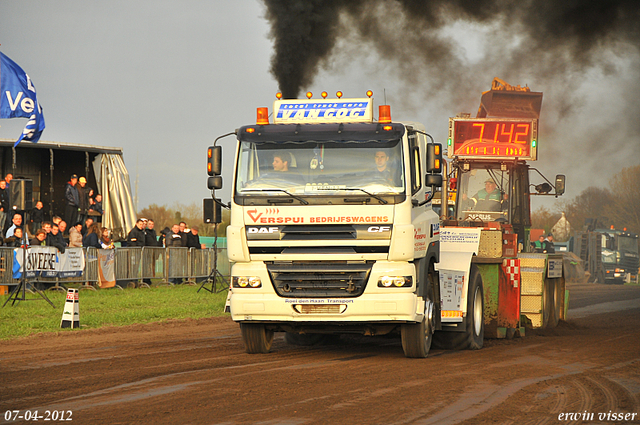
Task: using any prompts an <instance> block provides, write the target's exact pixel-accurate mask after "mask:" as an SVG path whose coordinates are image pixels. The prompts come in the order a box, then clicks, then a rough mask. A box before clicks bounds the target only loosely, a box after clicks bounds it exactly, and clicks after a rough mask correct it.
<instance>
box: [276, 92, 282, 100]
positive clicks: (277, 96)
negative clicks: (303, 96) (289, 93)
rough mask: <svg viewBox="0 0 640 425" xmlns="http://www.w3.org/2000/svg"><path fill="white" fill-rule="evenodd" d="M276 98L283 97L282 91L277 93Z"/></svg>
mask: <svg viewBox="0 0 640 425" xmlns="http://www.w3.org/2000/svg"><path fill="white" fill-rule="evenodd" d="M276 99H278V100H280V99H282V93H280V92H278V93H276Z"/></svg>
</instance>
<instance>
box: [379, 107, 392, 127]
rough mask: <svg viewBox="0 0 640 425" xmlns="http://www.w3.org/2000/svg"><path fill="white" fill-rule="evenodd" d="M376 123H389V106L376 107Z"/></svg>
mask: <svg viewBox="0 0 640 425" xmlns="http://www.w3.org/2000/svg"><path fill="white" fill-rule="evenodd" d="M378 122H381V123H385V124H387V123H390V122H391V105H380V106H378Z"/></svg>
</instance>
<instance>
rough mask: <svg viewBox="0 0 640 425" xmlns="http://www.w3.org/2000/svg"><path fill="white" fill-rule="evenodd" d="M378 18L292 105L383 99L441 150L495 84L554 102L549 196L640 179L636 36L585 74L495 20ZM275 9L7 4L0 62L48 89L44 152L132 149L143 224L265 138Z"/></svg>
mask: <svg viewBox="0 0 640 425" xmlns="http://www.w3.org/2000/svg"><path fill="white" fill-rule="evenodd" d="M270 3H274V2H272V1H270ZM275 3H280V4H282V3H283V2H282V1H281V0H278V1H275ZM292 3H295V2H292ZM329 3H339V1H338V0H336V1H334V2H329ZM360 3H362V1H360ZM305 4H308V3H305ZM352 4H355V3H352ZM372 4H374V5H375V7H372V9H373V11H372V12H371V15H372V16H374V15H375V16H378V17H377V18H375V19H376V21H375V25H372V24H370V23H367V22H363V21H362V19H360V18H358V14H357V13H351V14H342V15H339V16H338V18H336V19H338V20H339V27H334V26H329V27H328V28H327V30H326V31H325V32H327V33H330V34H333V35H335V40H333V44H332V45H330V46H329V48H328V50H327V51H326V52H324V53H323V54H322V55H321V57H320V58H319V59H318V60H317V62H315V63H314V64H312V69H311V70H310V71H309V72H308V73H307V75H306V79H304V80H303V83H304V86H300V87H297V89H299V90H301V91H302V92H305V91H307V90H310V91H312V92H313V93H314V94H315V97H319V96H318V95H319V93H320V92H321V91H323V90H326V91H327V92H329V93H331V94H333V93H335V92H336V91H338V90H341V91H343V92H344V93H345V97H364V95H365V92H366V90H369V89H370V90H373V92H374V99H375V103H376V105H377V104H382V103H388V104H390V105H391V111H392V118H393V119H394V121H396V120H397V121H418V122H422V123H423V124H425V126H426V128H427V131H428V132H429V133H430V134H432V135H433V137H434V138H435V140H436V142H441V143H446V137H447V126H448V118H449V117H450V116H455V115H456V114H457V113H459V112H470V113H472V114H475V112H476V110H477V107H478V104H479V99H480V94H481V91H483V90H488V89H489V88H490V85H491V81H492V79H493V78H494V77H500V78H502V79H504V80H506V81H507V82H509V83H510V84H513V85H517V84H519V85H523V86H524V85H529V86H530V87H531V89H532V90H533V91H542V92H543V93H544V99H543V103H542V116H541V118H540V137H539V160H538V161H537V163H535V165H534V166H535V167H536V168H537V169H538V170H540V171H541V172H542V173H543V174H545V175H546V177H547V178H549V180H551V181H552V182H553V179H554V176H555V174H560V173H561V174H566V176H567V192H566V194H565V195H564V197H563V198H564V201H568V200H570V199H571V198H573V197H575V196H576V195H578V194H579V193H580V192H581V191H582V190H584V189H585V188H587V187H588V186H600V187H604V186H607V184H608V182H609V179H610V178H611V177H612V176H613V175H614V174H615V173H617V172H618V171H620V170H621V169H622V168H624V167H630V166H635V165H638V164H640V136H639V135H638V134H639V133H638V132H639V131H640V124H639V122H640V120H639V119H638V118H639V115H640V108H639V107H638V105H637V98H638V97H637V95H638V94H639V92H640V90H638V89H639V85H640V75H639V73H640V72H639V70H640V56H639V54H638V48H637V47H638V40H637V39H636V38H635V35H631V36H626V37H625V38H623V39H622V41H620V39H619V38H616V40H618V41H611V40H609V38H614V37H610V35H609V34H608V33H606V32H604V33H603V36H602V41H601V42H600V41H596V42H595V45H596V47H594V49H595V50H593V51H591V53H593V54H591V55H590V56H588V58H587V60H585V61H584V62H580V64H579V66H578V65H576V66H573V65H571V64H572V63H575V62H576V61H580V60H582V59H583V58H582V57H581V56H577V55H572V54H567V52H568V51H569V50H560V49H559V48H556V49H548V50H547V49H534V50H531V49H530V45H528V44H527V43H528V42H531V40H534V41H535V42H537V43H543V42H544V40H542V39H538V38H535V37H534V36H531V34H530V33H526V32H523V33H522V34H520V33H518V32H515V33H509V37H505V29H504V28H503V27H501V25H502V24H501V23H500V22H498V21H492V20H489V19H488V18H486V17H484V16H480V17H479V18H474V19H470V18H469V19H451V18H450V17H449V18H448V19H442V20H439V21H437V25H436V24H435V23H434V24H433V26H432V27H430V29H429V31H427V32H425V30H424V22H422V23H420V24H418V23H417V22H416V21H415V19H416V18H414V17H412V16H410V15H402V13H401V12H402V11H399V6H395V3H392V2H373V3H372ZM269 7H270V9H269V11H270V12H271V13H272V14H271V15H270V16H268V13H267V12H268V9H267V5H266V4H265V3H263V2H262V1H258V0H235V1H221V0H220V1H194V0H186V1H185V0H182V1H179V2H176V1H162V0H158V1H149V0H138V1H134V2H132V1H108V2H97V1H80V0H59V1H55V2H53V1H47V2H43V1H31V0H21V1H17V0H3V1H2V2H0V51H2V52H3V53H4V54H5V55H7V56H9V57H10V58H11V59H13V60H14V61H15V62H16V63H18V64H19V65H20V66H21V67H22V68H23V69H24V70H25V71H26V72H27V73H28V74H29V76H30V77H31V80H32V81H33V83H34V85H35V87H36V89H37V93H38V99H39V101H40V103H41V105H42V107H43V108H44V116H45V120H46V129H45V130H44V133H43V135H42V140H47V141H56V142H67V143H80V144H88V145H98V146H115V147H121V148H123V150H124V159H125V163H126V165H127V168H128V169H129V173H130V176H131V182H132V186H133V187H132V189H133V190H134V192H136V187H137V201H138V208H139V209H142V208H145V207H147V206H148V205H150V204H158V205H166V206H168V207H172V206H174V205H175V204H177V203H180V204H186V205H189V204H191V203H194V202H195V203H197V204H200V203H201V202H202V201H201V200H202V198H205V197H209V196H210V191H209V190H208V189H207V187H206V180H207V179H206V178H207V175H206V149H207V147H208V146H209V145H211V144H212V143H213V140H214V139H215V138H216V137H218V136H220V135H223V134H226V133H229V132H232V131H234V130H235V129H236V128H238V127H240V126H242V125H246V124H252V123H254V122H255V116H256V108H257V107H261V106H268V107H269V109H270V110H271V108H272V103H273V101H274V100H275V94H276V93H277V92H278V90H279V83H278V81H282V76H280V79H278V78H277V77H276V76H275V75H274V74H273V73H272V72H271V70H272V60H276V62H279V63H280V64H282V62H283V61H285V60H286V59H282V57H281V56H274V54H275V50H274V46H275V44H274V42H275V41H277V40H282V38H283V35H282V34H280V35H276V34H275V33H273V34H274V36H272V33H271V28H272V27H271V24H273V23H275V20H274V17H273V13H275V11H276V10H277V8H276V7H275V6H273V5H271V6H269ZM285 9H286V8H285ZM287 28H288V27H287V26H286V25H285V26H284V27H283V31H284V39H286V38H287V36H288V34H287ZM510 28H511V29H512V30H513V28H514V27H510ZM374 30H375V31H374ZM634 34H635V33H634ZM636 35H637V34H636ZM278 37H280V38H278ZM536 37H537V36H536ZM505 40H506V41H505ZM556 41H557V40H556ZM409 43H411V45H408V44H409ZM539 45H540V44H538V46H539ZM556 45H557V42H556ZM438 49H440V53H441V51H442V50H443V49H444V50H447V54H446V55H442V54H439V53H438V51H439V50H438ZM301 50H303V49H301ZM293 55H294V56H295V55H297V51H295V50H294V51H293ZM523 58H524V59H523ZM279 59H281V60H279ZM516 64H519V66H515V65H516ZM293 66H295V65H293ZM25 124H26V119H12V120H0V138H17V137H18V136H19V135H20V133H21V131H22V129H23V128H24V125H25ZM218 144H219V145H220V146H222V147H223V152H224V153H223V157H224V162H223V167H222V170H223V179H224V184H225V188H224V189H223V190H222V191H220V193H218V197H220V198H222V199H223V201H225V202H227V201H228V200H229V196H230V187H231V183H232V169H233V157H234V154H235V140H234V138H233V137H227V138H225V139H222V140H221V141H220V142H218ZM541 182H542V180H541V179H540V178H537V177H536V178H533V179H532V183H541ZM539 205H545V206H547V207H550V208H553V207H554V204H553V202H552V198H551V199H545V200H544V201H541V200H539V199H535V200H534V202H533V206H534V208H536V207H537V206H539Z"/></svg>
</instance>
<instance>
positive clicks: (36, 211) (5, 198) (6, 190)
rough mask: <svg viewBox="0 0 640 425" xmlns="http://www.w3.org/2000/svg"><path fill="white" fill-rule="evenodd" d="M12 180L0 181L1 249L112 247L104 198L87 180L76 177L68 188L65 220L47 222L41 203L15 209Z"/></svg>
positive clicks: (66, 189)
mask: <svg viewBox="0 0 640 425" xmlns="http://www.w3.org/2000/svg"><path fill="white" fill-rule="evenodd" d="M11 180H13V175H12V174H11V173H8V174H7V175H6V176H5V178H4V179H3V180H0V246H8V247H24V246H34V245H44V246H53V247H56V248H58V250H59V251H60V252H64V251H65V249H66V248H67V247H83V246H84V247H88V246H93V247H96V248H113V243H112V242H111V239H110V237H111V235H110V231H109V229H107V228H105V227H102V225H101V222H102V215H103V210H102V196H101V195H100V194H97V193H94V191H93V189H91V188H90V187H88V186H87V179H86V178H85V177H80V178H78V176H77V175H75V174H73V175H72V176H71V178H70V179H69V182H67V184H66V186H65V193H64V200H65V207H66V208H65V217H64V218H65V220H66V221H65V220H63V219H62V217H59V216H53V217H51V220H50V221H49V220H46V219H45V209H44V205H43V203H42V202H41V201H36V204H35V207H34V208H33V209H32V210H30V211H20V210H16V209H13V208H12V199H11V190H10V188H11ZM69 223H71V227H69V228H68V226H69Z"/></svg>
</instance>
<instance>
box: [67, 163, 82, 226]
mask: <svg viewBox="0 0 640 425" xmlns="http://www.w3.org/2000/svg"><path fill="white" fill-rule="evenodd" d="M76 183H78V176H77V175H75V174H73V175H72V176H71V178H70V179H69V181H68V182H67V185H66V186H65V189H64V199H65V202H66V208H65V211H64V218H65V220H66V221H67V223H77V222H78V209H79V208H80V196H79V195H78V189H77V188H76Z"/></svg>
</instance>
